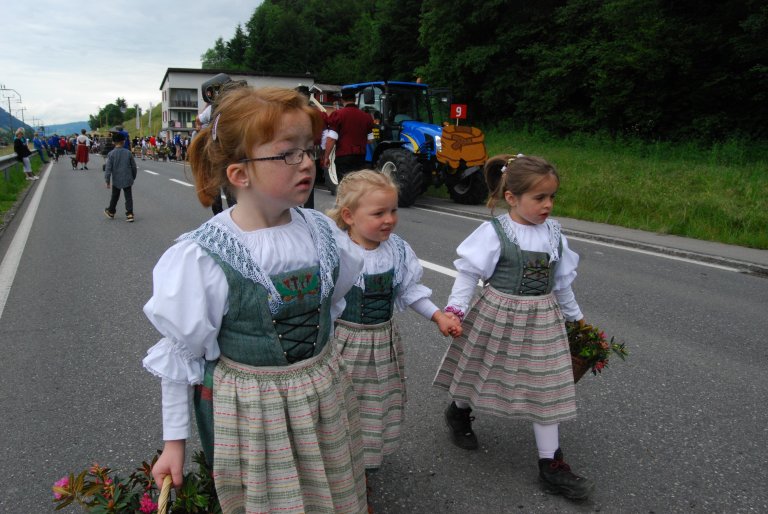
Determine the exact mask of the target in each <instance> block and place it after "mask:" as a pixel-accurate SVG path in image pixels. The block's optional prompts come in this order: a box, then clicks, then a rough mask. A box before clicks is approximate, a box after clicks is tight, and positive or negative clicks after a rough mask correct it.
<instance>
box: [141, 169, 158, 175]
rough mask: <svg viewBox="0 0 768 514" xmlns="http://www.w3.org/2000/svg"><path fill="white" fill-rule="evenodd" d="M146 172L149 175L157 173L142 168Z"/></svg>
mask: <svg viewBox="0 0 768 514" xmlns="http://www.w3.org/2000/svg"><path fill="white" fill-rule="evenodd" d="M144 171H145V172H146V173H149V174H150V175H159V173H157V172H154V171H149V170H144Z"/></svg>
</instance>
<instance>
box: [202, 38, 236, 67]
mask: <svg viewBox="0 0 768 514" xmlns="http://www.w3.org/2000/svg"><path fill="white" fill-rule="evenodd" d="M200 61H201V63H202V67H203V69H228V68H230V67H231V66H232V63H231V62H230V60H229V56H228V55H227V45H226V44H225V43H224V39H223V38H218V39H217V40H216V42H215V43H214V44H213V48H209V49H208V50H206V51H205V53H204V54H203V55H201V56H200Z"/></svg>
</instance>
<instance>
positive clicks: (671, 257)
mask: <svg viewBox="0 0 768 514" xmlns="http://www.w3.org/2000/svg"><path fill="white" fill-rule="evenodd" d="M411 208H412V209H414V210H419V211H427V212H433V213H436V214H442V215H444V216H453V217H454V218H462V219H465V220H470V221H475V222H477V223H482V220H478V219H477V218H473V217H471V216H464V215H462V214H453V213H450V212H442V211H435V210H432V209H424V208H423V207H411ZM568 239H569V240H570V241H580V242H582V243H588V244H593V245H598V246H607V247H608V248H615V249H616V250H624V251H627V252H635V253H642V254H645V255H651V256H653V257H661V258H664V259H669V260H673V261H680V262H687V263H688V264H697V265H699V266H706V267H708V268H715V269H719V270H723V271H731V272H735V273H741V272H742V271H743V270H741V269H738V268H732V267H730V266H723V265H721V264H714V263H711V262H702V261H696V260H693V259H688V258H686V257H678V256H676V255H667V254H665V253H658V252H652V251H650V250H643V249H642V248H632V247H631V246H620V245H616V244H613V243H606V242H604V241H595V240H594V239H586V238H583V237H577V236H568ZM424 267H425V268H426V266H424ZM435 271H436V270H435Z"/></svg>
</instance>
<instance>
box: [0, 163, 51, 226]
mask: <svg viewBox="0 0 768 514" xmlns="http://www.w3.org/2000/svg"><path fill="white" fill-rule="evenodd" d="M29 160H30V162H31V163H32V170H33V171H34V172H35V173H37V172H38V171H39V170H40V167H41V166H42V164H43V163H42V161H41V160H40V157H39V156H38V155H36V154H33V155H31V156H30V158H29ZM31 184H32V182H29V181H28V180H27V178H26V175H24V168H23V167H22V165H21V163H20V162H18V163H16V164H14V165H13V166H11V168H9V169H8V180H5V174H4V173H0V225H2V223H3V218H4V217H5V213H6V212H7V211H8V210H10V209H11V207H13V205H14V204H15V203H16V200H18V197H19V193H21V192H22V191H24V190H25V189H27V188H28V187H29V186H30V185H31Z"/></svg>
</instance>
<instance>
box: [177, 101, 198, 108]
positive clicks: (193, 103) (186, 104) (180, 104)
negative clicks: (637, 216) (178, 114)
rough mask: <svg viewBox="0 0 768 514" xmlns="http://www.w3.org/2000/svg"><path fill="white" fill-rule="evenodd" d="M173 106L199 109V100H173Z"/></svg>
mask: <svg viewBox="0 0 768 514" xmlns="http://www.w3.org/2000/svg"><path fill="white" fill-rule="evenodd" d="M171 107H189V108H190V109H197V100H171Z"/></svg>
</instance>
